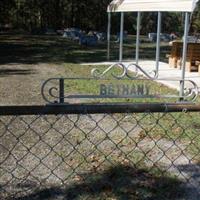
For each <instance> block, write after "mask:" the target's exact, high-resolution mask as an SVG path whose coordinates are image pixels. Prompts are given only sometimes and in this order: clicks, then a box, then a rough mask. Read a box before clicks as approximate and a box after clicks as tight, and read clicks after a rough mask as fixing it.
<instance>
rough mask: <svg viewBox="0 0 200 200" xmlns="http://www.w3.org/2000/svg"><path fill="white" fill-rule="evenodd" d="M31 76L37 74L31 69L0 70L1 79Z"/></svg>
mask: <svg viewBox="0 0 200 200" xmlns="http://www.w3.org/2000/svg"><path fill="white" fill-rule="evenodd" d="M30 74H35V72H34V71H33V70H29V69H0V77H1V76H10V75H30Z"/></svg>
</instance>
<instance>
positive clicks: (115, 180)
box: [15, 165, 185, 200]
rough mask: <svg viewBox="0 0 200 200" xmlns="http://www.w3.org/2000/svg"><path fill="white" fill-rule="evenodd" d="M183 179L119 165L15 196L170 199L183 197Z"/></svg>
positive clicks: (39, 199)
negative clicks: (61, 186)
mask: <svg viewBox="0 0 200 200" xmlns="http://www.w3.org/2000/svg"><path fill="white" fill-rule="evenodd" d="M184 195H185V193H184V190H183V188H182V182H181V181H178V180H176V179H175V178H172V177H163V176H162V177H159V176H155V175H152V174H151V173H149V172H148V171H147V170H144V169H139V170H138V169H135V168H133V167H130V166H124V165H119V166H115V167H112V168H110V169H108V170H106V171H98V172H93V173H86V174H82V175H79V176H78V178H77V180H76V181H75V183H73V184H70V185H69V186H66V187H64V188H59V187H50V188H48V189H41V190H35V192H34V193H32V194H30V195H27V196H24V197H20V198H16V199H15V200H53V199H65V200H78V199H79V200H82V199H89V200H93V199H96V200H97V199H98V200H100V199H116V200H128V199H133V200H136V199H137V200H139V199H141V200H144V199H146V200H147V199H148V200H160V199H162V200H167V199H168V200H169V199H176V200H179V199H183V197H184Z"/></svg>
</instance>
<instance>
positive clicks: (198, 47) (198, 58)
mask: <svg viewBox="0 0 200 200" xmlns="http://www.w3.org/2000/svg"><path fill="white" fill-rule="evenodd" d="M182 49H183V42H181V41H174V42H172V48H171V53H170V55H169V66H170V67H174V68H181V62H182ZM199 63H200V43H188V48H187V58H186V70H187V71H189V72H191V71H198V72H199V73H200V64H199Z"/></svg>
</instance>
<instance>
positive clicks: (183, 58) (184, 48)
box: [180, 13, 189, 100]
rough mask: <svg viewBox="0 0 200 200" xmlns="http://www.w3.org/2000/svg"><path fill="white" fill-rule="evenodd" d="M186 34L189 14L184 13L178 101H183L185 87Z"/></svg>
mask: <svg viewBox="0 0 200 200" xmlns="http://www.w3.org/2000/svg"><path fill="white" fill-rule="evenodd" d="M188 33H189V13H185V27H184V41H183V55H182V66H181V83H180V97H181V98H180V100H184V99H183V97H184V87H185V83H184V81H185V67H186V59H187V46H188V41H187V38H188Z"/></svg>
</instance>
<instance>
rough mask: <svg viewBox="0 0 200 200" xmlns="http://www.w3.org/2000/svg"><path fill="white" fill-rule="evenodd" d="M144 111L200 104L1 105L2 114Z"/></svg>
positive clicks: (176, 109) (179, 109)
mask: <svg viewBox="0 0 200 200" xmlns="http://www.w3.org/2000/svg"><path fill="white" fill-rule="evenodd" d="M144 112H152V113H155V112H158V113H159V112H200V105H196V104H187V103H174V104H165V103H106V104H103V103H99V104H61V105H60V104H59V105H36V106H0V116H2V115H59V114H102V113H108V114H111V113H144Z"/></svg>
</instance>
